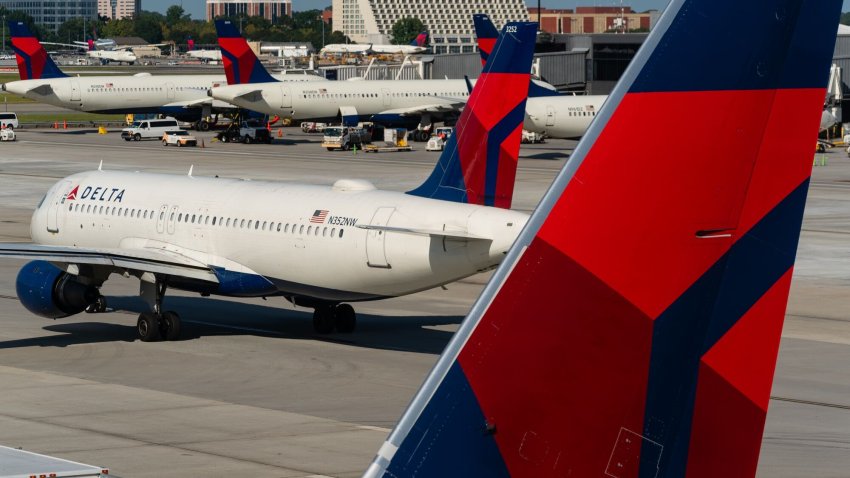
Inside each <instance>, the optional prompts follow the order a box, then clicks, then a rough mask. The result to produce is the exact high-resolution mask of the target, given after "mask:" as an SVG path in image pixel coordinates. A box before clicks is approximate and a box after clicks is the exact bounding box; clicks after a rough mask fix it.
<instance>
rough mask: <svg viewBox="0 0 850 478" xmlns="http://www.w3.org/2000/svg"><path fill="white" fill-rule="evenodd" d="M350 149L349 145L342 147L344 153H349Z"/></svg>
mask: <svg viewBox="0 0 850 478" xmlns="http://www.w3.org/2000/svg"><path fill="white" fill-rule="evenodd" d="M349 149H351V146H349V144H348V143H345V144H344V145H342V150H343V151H348V150H349Z"/></svg>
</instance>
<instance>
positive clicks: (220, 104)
mask: <svg viewBox="0 0 850 478" xmlns="http://www.w3.org/2000/svg"><path fill="white" fill-rule="evenodd" d="M163 106H164V107H165V108H201V107H204V106H210V107H212V109H214V110H227V111H233V110H238V109H239V107H238V106H234V105H232V104H230V103H228V102H226V101H221V100H216V99H213V98H201V99H197V100H187V101H175V102H173V103H168V104H166V105H163Z"/></svg>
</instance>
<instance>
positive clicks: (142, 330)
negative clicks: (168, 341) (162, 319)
mask: <svg viewBox="0 0 850 478" xmlns="http://www.w3.org/2000/svg"><path fill="white" fill-rule="evenodd" d="M136 331H137V332H138V333H139V338H140V339H141V340H142V342H156V341H157V340H159V338H160V335H159V318H158V317H157V316H156V315H154V314H152V313H143V314H139V320H138V321H136Z"/></svg>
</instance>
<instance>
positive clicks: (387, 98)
mask: <svg viewBox="0 0 850 478" xmlns="http://www.w3.org/2000/svg"><path fill="white" fill-rule="evenodd" d="M381 96H383V97H384V106H390V104H391V103H392V98H390V90H388V89H386V88H381Z"/></svg>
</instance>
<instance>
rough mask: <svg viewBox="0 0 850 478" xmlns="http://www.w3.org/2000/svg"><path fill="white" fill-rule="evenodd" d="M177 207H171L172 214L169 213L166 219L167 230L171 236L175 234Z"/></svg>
mask: <svg viewBox="0 0 850 478" xmlns="http://www.w3.org/2000/svg"><path fill="white" fill-rule="evenodd" d="M177 209H178V207H177V206H171V212H169V213H168V218H167V219H166V230H167V231H168V233H169V234H174V223H175V222H176V221H177Z"/></svg>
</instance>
